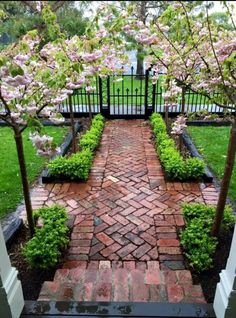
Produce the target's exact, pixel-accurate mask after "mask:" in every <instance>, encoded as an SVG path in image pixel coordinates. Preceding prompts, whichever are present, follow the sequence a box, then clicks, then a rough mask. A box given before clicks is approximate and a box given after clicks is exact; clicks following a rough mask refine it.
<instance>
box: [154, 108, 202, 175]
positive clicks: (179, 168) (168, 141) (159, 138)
mask: <svg viewBox="0 0 236 318" xmlns="http://www.w3.org/2000/svg"><path fill="white" fill-rule="evenodd" d="M151 124H152V127H153V133H154V137H155V142H156V149H157V152H158V154H159V157H160V160H161V163H162V165H163V167H164V169H165V172H166V174H167V177H168V178H170V179H175V180H181V181H184V180H189V179H198V178H200V177H201V176H202V175H203V172H204V162H203V161H202V160H200V159H198V158H191V157H190V158H187V159H184V158H183V156H182V155H181V153H180V151H179V150H178V149H177V147H176V145H175V142H174V140H173V139H172V138H171V137H170V136H169V135H168V133H167V128H166V124H165V122H164V120H163V118H162V117H161V115H160V114H157V113H153V115H152V116H151Z"/></svg>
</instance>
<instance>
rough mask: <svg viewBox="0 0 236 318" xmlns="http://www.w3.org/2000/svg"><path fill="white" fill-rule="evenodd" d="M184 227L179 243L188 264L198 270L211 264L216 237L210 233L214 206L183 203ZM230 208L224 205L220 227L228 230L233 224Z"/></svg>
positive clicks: (214, 210)
mask: <svg viewBox="0 0 236 318" xmlns="http://www.w3.org/2000/svg"><path fill="white" fill-rule="evenodd" d="M182 207H183V215H184V218H185V221H186V227H185V229H184V230H182V232H181V234H180V239H181V244H182V246H183V247H184V252H185V255H186V257H187V258H188V260H189V263H190V265H191V266H192V267H193V268H194V269H195V270H196V271H198V272H201V271H203V270H207V269H209V268H210V267H212V265H213V255H214V252H215V249H216V246H217V239H216V238H215V237H212V236H211V235H210V232H211V228H212V225H213V220H214V215H215V212H216V208H215V207H213V206H208V205H205V204H200V203H192V204H189V203H185V204H183V206H182ZM234 222H235V217H234V216H233V214H232V209H231V208H230V207H226V208H225V211H224V218H223V221H222V228H223V229H224V230H228V229H229V228H230V227H232V226H233V225H234Z"/></svg>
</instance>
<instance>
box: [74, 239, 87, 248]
mask: <svg viewBox="0 0 236 318" xmlns="http://www.w3.org/2000/svg"><path fill="white" fill-rule="evenodd" d="M90 244H91V240H71V241H70V244H69V245H70V246H74V247H76V246H90Z"/></svg>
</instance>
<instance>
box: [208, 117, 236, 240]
mask: <svg viewBox="0 0 236 318" xmlns="http://www.w3.org/2000/svg"><path fill="white" fill-rule="evenodd" d="M235 152H236V117H234V122H233V124H232V128H231V132H230V139H229V145H228V153H227V158H226V164H225V171H224V176H223V180H222V182H221V188H220V194H219V199H218V203H217V208H216V214H215V218H214V223H213V227H212V230H211V234H212V235H213V236H218V234H219V231H220V225H221V222H222V219H223V215H224V208H225V204H226V199H227V194H228V190H229V185H230V179H231V176H232V172H233V167H234V160H235Z"/></svg>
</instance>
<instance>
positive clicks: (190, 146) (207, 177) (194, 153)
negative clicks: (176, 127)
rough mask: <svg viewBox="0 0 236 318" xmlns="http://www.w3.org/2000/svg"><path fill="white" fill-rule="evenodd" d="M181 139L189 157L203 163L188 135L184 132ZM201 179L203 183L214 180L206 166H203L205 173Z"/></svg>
mask: <svg viewBox="0 0 236 318" xmlns="http://www.w3.org/2000/svg"><path fill="white" fill-rule="evenodd" d="M182 138H183V142H184V145H185V147H186V148H187V149H188V151H189V153H190V154H191V156H192V157H195V158H200V159H202V160H203V161H204V159H203V157H202V156H201V155H200V153H199V152H198V150H197V148H196V146H195V145H194V143H193V142H192V139H191V138H190V136H189V134H188V133H187V132H186V131H185V132H184V133H183V134H182ZM202 178H203V180H204V181H205V182H212V181H213V179H214V176H213V174H212V173H211V171H210V169H209V168H208V166H206V165H205V171H204V174H203V176H202Z"/></svg>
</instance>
